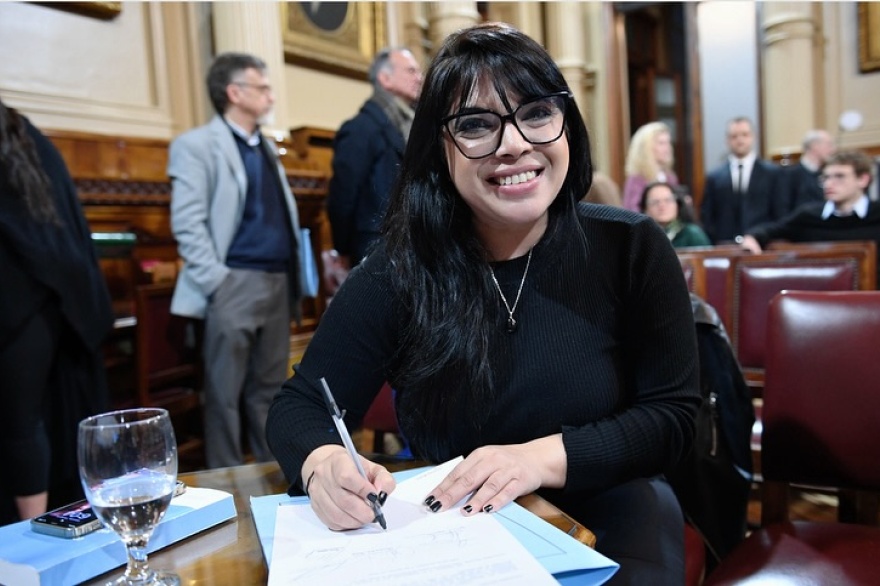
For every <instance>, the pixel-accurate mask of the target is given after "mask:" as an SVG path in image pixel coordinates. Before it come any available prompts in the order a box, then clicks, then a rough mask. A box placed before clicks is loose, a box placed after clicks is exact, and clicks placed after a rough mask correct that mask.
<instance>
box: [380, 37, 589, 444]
mask: <svg viewBox="0 0 880 586" xmlns="http://www.w3.org/2000/svg"><path fill="white" fill-rule="evenodd" d="M487 82H488V83H491V84H492V86H493V87H494V89H495V91H496V92H497V93H498V95H499V97H500V99H501V101H502V103H504V105H505V106H507V107H508V108H509V107H510V98H509V96H510V95H514V96H515V97H516V98H517V99H518V100H520V101H525V100H527V99H530V98H534V97H539V96H543V95H547V94H551V93H555V92H561V91H569V88H568V85H567V84H566V82H565V79H564V78H563V76H562V74H561V73H560V71H559V68H558V67H557V66H556V64H555V63H554V62H553V59H552V58H551V57H550V55H549V54H548V53H547V52H546V51H545V50H544V48H543V47H541V46H540V45H539V44H538V43H536V42H535V41H534V40H532V39H531V38H529V37H528V36H526V35H524V34H523V33H521V32H520V31H518V30H516V29H514V28H512V27H510V26H508V25H503V24H496V23H487V24H482V25H478V26H475V27H472V28H468V29H464V30H462V31H459V32H457V33H454V34H453V35H451V36H450V37H448V38H447V39H446V41H445V42H444V44H443V46H442V48H441V49H440V51H439V52H438V54H437V56H436V57H435V58H434V60H433V62H432V63H431V66H430V67H429V69H428V72H427V74H426V77H425V83H424V85H423V87H422V92H421V96H420V98H419V102H418V104H417V106H416V114H415V118H414V120H413V124H412V130H411V132H410V138H409V141H408V143H407V148H406V152H405V154H404V157H403V164H402V167H401V172H400V177H399V179H398V182H397V184H396V186H395V189H394V192H393V193H392V196H391V200H390V203H389V209H388V212H387V215H386V217H385V223H384V226H383V232H384V235H385V247H386V251H387V254H388V256H389V258H390V260H391V270H392V272H393V275H392V279H393V282H394V287H395V292H396V294H397V298H398V299H401V300H402V302H403V304H404V307H402V308H401V309H402V310H403V314H405V315H406V316H407V319H406V321H405V323H403V324H402V328H403V337H402V340H401V341H400V350H399V355H398V356H397V357H396V358H397V360H396V361H395V362H396V364H398V369H397V371H396V372H394V373H392V379H393V381H392V382H394V383H395V384H396V385H398V386H399V387H400V388H401V389H406V392H404V393H401V394H400V397H399V401H400V407H401V408H400V409H399V410H398V413H399V414H400V416H401V425H402V426H403V427H404V429H405V431H406V432H407V433H408V434H409V436H408V437H409V438H410V439H411V440H413V444H414V446H418V447H420V448H421V450H422V451H424V452H427V453H424V454H421V455H423V456H426V457H431V456H432V455H434V454H438V453H439V448H438V445H439V444H442V443H443V442H444V435H445V434H444V430H446V429H448V425H449V423H450V422H451V421H453V420H454V419H460V418H461V417H463V416H464V415H463V414H466V413H469V412H473V408H474V407H476V406H478V405H480V404H481V403H484V402H485V401H489V400H491V397H492V395H493V393H494V388H493V380H492V372H491V370H490V368H489V364H488V356H489V332H490V327H491V324H492V323H494V321H492V320H491V316H492V315H494V313H493V312H497V307H496V305H497V296H496V295H497V294H496V293H495V290H494V289H493V284H492V281H491V279H490V276H489V274H490V272H489V265H488V262H489V260H488V256H487V252H486V250H485V248H484V246H483V244H482V242H481V241H480V240H479V238H478V237H477V233H476V231H475V228H474V225H473V213H472V211H471V209H470V207H469V206H468V205H467V204H466V203H465V201H464V200H463V199H462V197H461V196H460V195H459V193H458V191H457V189H456V187H455V185H454V183H453V181H452V178H451V177H450V174H449V168H448V165H447V160H446V155H445V151H444V145H443V141H444V138H443V130H442V128H441V125H440V120H441V119H442V118H443V117H445V116H448V115H450V114H452V113H454V112H453V109H454V108H460V107H464V106H465V105H466V104H467V103H468V97H469V96H470V95H471V94H472V93H473V92H474V91H475V90H477V89H479V87H480V85H479V84H481V83H487ZM565 132H566V136H567V139H568V144H569V168H568V172H567V174H566V177H565V180H564V182H563V184H562V187H561V189H560V192H559V194H558V195H557V197H556V198H555V200H554V201H553V202H552V204H551V205H550V208H549V219H548V225H547V232H546V234H545V236H544V238H545V239H554V238H556V237H557V235H558V233H559V231H560V228H561V227H562V226H564V225H569V226H576V225H577V218H576V214H575V208H576V203H577V201H578V200H580V199H581V197H583V195H584V194H585V193H587V191H589V188H590V183H591V181H592V163H591V157H590V144H589V136H588V134H587V129H586V126H585V125H584V121H583V118H582V117H581V114H580V112H579V110H578V108H577V105H576V104H575V103H574V100H572V99H569V100H568V104H566V109H565ZM575 229H576V228H575ZM407 420H409V421H407Z"/></svg>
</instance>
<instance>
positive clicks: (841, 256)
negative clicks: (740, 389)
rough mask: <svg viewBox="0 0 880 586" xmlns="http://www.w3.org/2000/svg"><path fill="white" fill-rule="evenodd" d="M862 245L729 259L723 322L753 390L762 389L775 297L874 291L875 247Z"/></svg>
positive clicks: (806, 249)
mask: <svg viewBox="0 0 880 586" xmlns="http://www.w3.org/2000/svg"><path fill="white" fill-rule="evenodd" d="M841 244H842V243H841ZM864 244H866V245H864V246H863V245H862V243H854V245H852V246H840V247H837V248H835V249H833V250H832V249H812V248H803V249H800V250H785V251H780V252H771V253H764V254H760V255H754V256H737V257H732V258H731V259H730V270H729V271H728V276H727V278H728V282H727V294H726V298H727V299H726V301H727V307H726V309H725V315H726V317H725V319H724V321H725V324H726V325H727V326H728V331H729V333H730V338H731V342H732V344H733V349H734V352H735V353H736V356H737V359H738V360H739V362H740V364H741V365H742V367H743V371H744V373H745V375H746V379H747V380H748V381H749V384H750V385H751V386H754V387H758V388H760V387H762V386H763V378H764V354H765V342H766V320H767V306H768V304H769V303H770V300H771V299H772V298H773V296H774V295H776V294H777V293H779V292H780V291H783V290H786V289H788V290H806V291H854V290H873V289H874V288H875V287H876V278H877V276H876V275H877V274H876V266H877V260H876V254H877V253H876V245H875V244H874V243H873V242H871V243H864Z"/></svg>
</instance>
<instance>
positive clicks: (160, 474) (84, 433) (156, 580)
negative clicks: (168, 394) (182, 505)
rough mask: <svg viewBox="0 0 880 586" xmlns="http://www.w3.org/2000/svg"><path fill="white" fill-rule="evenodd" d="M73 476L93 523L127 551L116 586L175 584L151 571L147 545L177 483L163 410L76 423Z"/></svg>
mask: <svg viewBox="0 0 880 586" xmlns="http://www.w3.org/2000/svg"><path fill="white" fill-rule="evenodd" d="M77 448H78V455H79V475H80V480H81V481H82V485H83V489H85V493H86V498H87V499H88V500H89V503H90V504H91V505H92V508H93V509H94V511H95V513H96V514H97V515H98V518H100V519H101V521H102V522H103V523H104V525H106V526H107V527H110V528H111V529H113V530H114V531H115V532H116V533H117V534H118V535H119V537H121V538H122V542H123V543H124V544H125V548H126V550H127V552H128V567H127V568H126V569H125V573H124V574H123V575H122V576H121V577H120V578H119V579H117V580H115V581H113V582H110V583H109V584H114V585H118V586H128V585H134V584H137V585H138V586H140V585H151V586H152V585H166V584H167V585H178V584H180V579H179V578H178V577H177V576H176V575H175V574H170V573H167V572H161V571H153V570H151V569H150V567H149V565H148V564H147V552H146V548H147V542H148V541H149V539H150V535H152V533H153V529H154V528H155V527H156V525H157V524H158V523H159V520H160V519H161V518H162V516H163V515H164V514H165V510H166V509H167V508H168V503H170V502H171V497H172V495H173V494H174V486H175V484H176V482H177V442H176V441H175V439H174V428H173V427H172V426H171V419H170V418H169V417H168V412H167V411H166V410H164V409H127V410H123V411H113V412H111V413H102V414H100V415H95V416H93V417H89V418H87V419H84V420H83V421H81V422H80V424H79V437H78V441H77Z"/></svg>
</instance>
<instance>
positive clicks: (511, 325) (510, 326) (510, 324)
mask: <svg viewBox="0 0 880 586" xmlns="http://www.w3.org/2000/svg"><path fill="white" fill-rule="evenodd" d="M515 331H516V320H515V319H513V316H512V315H511V316H510V317H509V318H507V333H508V334H512V333H513V332H515Z"/></svg>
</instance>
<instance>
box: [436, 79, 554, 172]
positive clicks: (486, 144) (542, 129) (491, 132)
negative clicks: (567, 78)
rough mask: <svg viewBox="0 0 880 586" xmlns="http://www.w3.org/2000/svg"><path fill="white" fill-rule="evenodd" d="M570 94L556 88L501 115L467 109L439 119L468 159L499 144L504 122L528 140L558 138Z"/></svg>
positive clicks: (540, 141)
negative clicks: (557, 90)
mask: <svg viewBox="0 0 880 586" xmlns="http://www.w3.org/2000/svg"><path fill="white" fill-rule="evenodd" d="M569 98H571V94H570V93H569V92H567V91H563V92H556V93H553V94H548V95H546V96H541V97H538V98H533V99H531V100H528V101H526V102H523V103H521V104H520V105H519V106H518V107H517V108H516V110H514V111H513V112H511V113H509V114H505V115H501V114H499V113H498V112H493V111H492V110H483V109H471V110H469V111H466V112H462V113H460V114H453V115H452V116H447V117H446V118H443V119H442V120H441V121H440V125H441V126H443V127H444V128H446V132H448V133H449V136H450V137H451V138H452V142H453V143H454V144H455V146H456V148H458V150H459V152H461V154H462V155H464V156H465V157H467V158H468V159H482V158H484V157H488V156H489V155H492V154H494V153H495V151H497V150H498V147H500V146H501V139H502V136H503V135H504V123H505V122H510V123H512V124H513V126H514V127H515V128H516V129H517V131H519V133H520V135H521V136H522V137H523V138H524V139H525V140H526V141H528V142H530V143H531V144H548V143H551V142H554V141H556V140H559V137H560V136H562V131H563V130H564V129H565V105H566V103H567V101H568V99H569Z"/></svg>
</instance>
